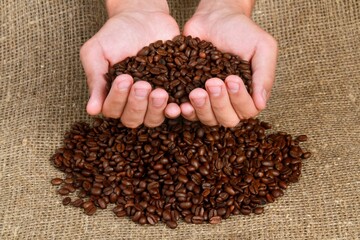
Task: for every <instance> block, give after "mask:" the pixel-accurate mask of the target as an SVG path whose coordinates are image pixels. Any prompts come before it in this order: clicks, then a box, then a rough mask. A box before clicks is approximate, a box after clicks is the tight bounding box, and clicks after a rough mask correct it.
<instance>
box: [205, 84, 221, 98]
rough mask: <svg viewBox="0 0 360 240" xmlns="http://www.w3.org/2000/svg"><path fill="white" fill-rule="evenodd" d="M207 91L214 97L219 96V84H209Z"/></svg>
mask: <svg viewBox="0 0 360 240" xmlns="http://www.w3.org/2000/svg"><path fill="white" fill-rule="evenodd" d="M208 88H209V91H210V93H211V95H213V96H214V97H217V96H220V93H221V86H211V87H210V86H209V87H208Z"/></svg>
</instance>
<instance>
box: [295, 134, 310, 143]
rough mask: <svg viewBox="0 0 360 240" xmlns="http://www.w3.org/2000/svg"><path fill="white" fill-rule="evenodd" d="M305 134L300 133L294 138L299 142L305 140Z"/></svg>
mask: <svg viewBox="0 0 360 240" xmlns="http://www.w3.org/2000/svg"><path fill="white" fill-rule="evenodd" d="M307 139H308V138H307V136H306V135H300V136H298V137H297V138H296V140H298V141H299V142H305V141H307Z"/></svg>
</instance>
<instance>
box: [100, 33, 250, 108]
mask: <svg viewBox="0 0 360 240" xmlns="http://www.w3.org/2000/svg"><path fill="white" fill-rule="evenodd" d="M125 73H126V74H129V75H131V76H133V78H134V81H138V80H144V81H147V82H149V83H150V84H151V85H152V87H153V88H156V87H160V88H163V89H165V90H166V91H167V92H168V93H169V102H175V103H178V104H180V103H183V102H188V101H189V98H188V95H189V93H190V92H191V91H192V90H193V89H195V88H198V87H200V88H204V85H205V81H206V80H208V79H210V78H213V77H217V78H220V79H222V80H225V78H226V77H227V76H229V75H238V76H240V77H241V78H242V80H243V81H244V84H245V86H246V89H247V90H248V92H249V93H250V94H251V92H252V89H251V83H252V77H251V67H250V64H249V62H248V61H244V60H241V59H240V58H239V57H238V56H235V55H231V54H229V53H222V52H220V51H219V50H217V49H216V47H214V46H213V45H212V44H211V43H210V42H207V41H204V40H200V39H199V38H192V37H191V36H187V37H185V36H181V35H179V36H176V37H175V38H174V39H173V40H168V41H166V42H163V41H161V40H159V41H157V42H155V43H151V44H150V45H149V46H147V47H144V48H143V49H141V50H140V51H139V52H138V54H137V55H136V56H134V57H128V58H126V59H125V60H123V61H121V62H120V63H117V64H115V65H114V66H113V67H112V68H111V69H110V71H109V73H108V75H107V76H108V88H110V86H111V84H112V82H113V81H114V79H115V78H116V76H118V75H120V74H125Z"/></svg>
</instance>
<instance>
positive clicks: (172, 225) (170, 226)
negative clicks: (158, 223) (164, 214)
mask: <svg viewBox="0 0 360 240" xmlns="http://www.w3.org/2000/svg"><path fill="white" fill-rule="evenodd" d="M166 226H168V227H169V228H171V229H175V228H176V227H177V222H175V221H166Z"/></svg>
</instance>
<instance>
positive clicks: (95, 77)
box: [80, 39, 109, 115]
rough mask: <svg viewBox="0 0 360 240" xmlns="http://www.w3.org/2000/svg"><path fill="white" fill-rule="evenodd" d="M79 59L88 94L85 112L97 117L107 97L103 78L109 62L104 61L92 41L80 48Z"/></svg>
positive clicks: (100, 50) (100, 51) (98, 47)
mask: <svg viewBox="0 0 360 240" xmlns="http://www.w3.org/2000/svg"><path fill="white" fill-rule="evenodd" d="M80 59H81V63H82V65H83V67H84V71H85V75H86V78H87V85H88V87H89V93H90V99H89V101H88V103H87V106H86V111H87V112H88V114H90V115H97V114H99V113H101V110H102V106H103V103H104V101H105V98H106V96H107V90H106V84H107V81H106V78H105V76H106V73H107V72H108V68H109V62H108V61H107V60H106V59H105V56H104V54H103V51H102V48H101V46H100V45H99V44H98V43H96V42H94V41H93V40H92V39H90V40H89V41H87V42H86V43H85V44H84V45H83V46H82V47H81V49H80Z"/></svg>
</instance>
